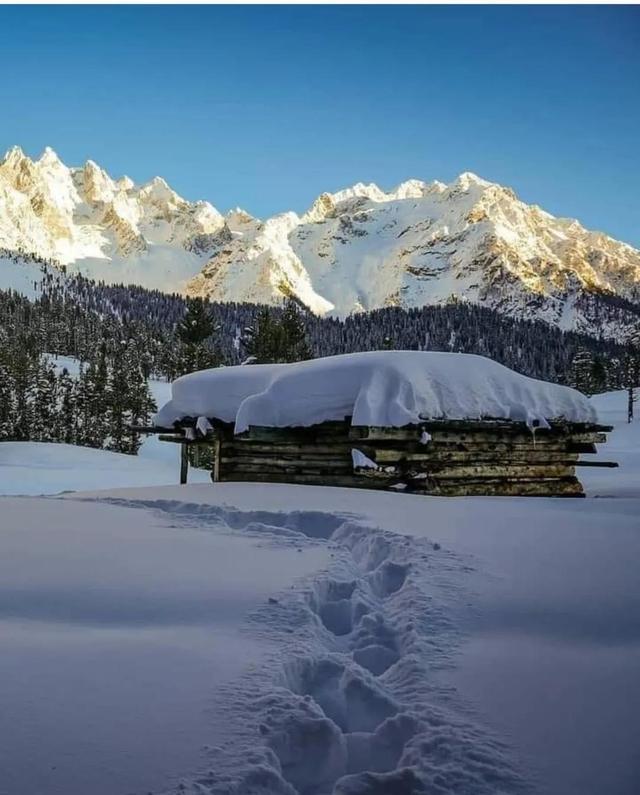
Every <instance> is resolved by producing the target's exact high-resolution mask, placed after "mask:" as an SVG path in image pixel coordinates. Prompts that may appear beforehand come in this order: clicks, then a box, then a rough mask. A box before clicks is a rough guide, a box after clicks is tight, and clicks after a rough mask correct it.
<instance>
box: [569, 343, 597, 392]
mask: <svg viewBox="0 0 640 795" xmlns="http://www.w3.org/2000/svg"><path fill="white" fill-rule="evenodd" d="M593 367H594V360H593V354H592V353H591V352H590V351H588V350H586V348H578V350H577V351H576V353H575V355H574V357H573V360H572V362H571V371H570V374H569V379H570V380H569V383H570V385H571V386H572V387H573V388H574V389H577V390H578V391H579V392H582V393H583V394H585V395H592V394H593V392H594V390H593Z"/></svg>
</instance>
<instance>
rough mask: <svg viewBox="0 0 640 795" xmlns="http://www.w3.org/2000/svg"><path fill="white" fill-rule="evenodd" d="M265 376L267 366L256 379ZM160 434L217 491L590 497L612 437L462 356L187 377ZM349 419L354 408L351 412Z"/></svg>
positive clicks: (590, 419) (503, 371)
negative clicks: (267, 486)
mask: <svg viewBox="0 0 640 795" xmlns="http://www.w3.org/2000/svg"><path fill="white" fill-rule="evenodd" d="M261 368H262V369H261ZM172 394H173V398H172V400H171V401H170V402H169V403H168V404H167V405H166V406H165V407H163V409H161V411H160V412H159V413H158V415H157V416H156V424H155V425H154V426H152V427H151V428H145V429H139V430H144V431H146V432H150V433H159V434H160V438H161V439H162V440H163V441H166V442H173V443H177V444H179V445H180V449H181V477H180V480H181V482H183V483H184V482H186V479H187V470H188V466H189V461H190V459H191V460H192V462H193V463H197V460H198V458H202V455H201V454H202V451H203V450H204V449H206V450H207V451H208V455H207V456H206V458H207V459H208V461H209V462H210V463H211V466H212V480H213V481H214V482H215V481H258V482H270V483H299V484H311V485H326V486H349V487H356V488H369V489H392V490H397V491H406V492H413V493H420V494H432V495H443V496H449V495H450V496H461V495H505V496H515V495H518V496H554V497H556V496H557V497H560V496H562V497H565V496H569V497H580V496H584V492H583V488H582V485H581V483H580V481H579V480H578V478H577V477H576V467H578V466H616V464H614V463H611V462H599V461H583V460H581V455H583V454H594V453H596V444H598V443H600V442H604V441H605V439H606V436H605V434H606V432H607V431H609V430H611V428H610V427H607V426H603V425H599V424H598V423H597V418H596V416H595V412H594V411H593V408H592V406H591V405H590V404H589V402H588V401H587V399H586V398H585V397H584V396H583V395H580V394H579V393H577V392H575V391H574V390H571V389H568V388H567V387H562V386H558V385H555V384H547V383H544V382H541V381H535V380H534V379H530V378H526V377H524V376H521V375H518V374H517V373H514V372H513V371H511V370H508V369H507V368H505V367H503V366H502V365H499V364H497V363H496V362H492V361H491V360H489V359H485V358H483V357H478V356H466V355H465V354H447V353H441V354H439V353H424V352H416V351H410V352H392V351H385V352H378V353H370V354H367V353H363V354H351V355H349V356H337V357H330V358H328V359H324V360H315V361H313V362H303V363H301V364H298V365H250V366H247V367H230V368H222V369H220V370H216V371H203V372H201V373H194V374H192V375H189V376H185V377H184V378H182V379H179V380H178V381H177V382H175V383H174V385H173V389H172ZM349 408H351V409H352V411H350V412H349V413H347V410H348V409H349Z"/></svg>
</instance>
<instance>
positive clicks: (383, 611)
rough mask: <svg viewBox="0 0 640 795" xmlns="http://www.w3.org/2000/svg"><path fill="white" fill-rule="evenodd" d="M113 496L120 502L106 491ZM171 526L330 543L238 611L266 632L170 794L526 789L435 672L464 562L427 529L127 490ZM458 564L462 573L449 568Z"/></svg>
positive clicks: (455, 626) (475, 793)
mask: <svg viewBox="0 0 640 795" xmlns="http://www.w3.org/2000/svg"><path fill="white" fill-rule="evenodd" d="M111 501H114V502H118V503H120V504H123V503H124V502H125V501H123V500H111ZM126 504H128V505H130V506H132V507H133V506H140V507H147V508H153V509H155V510H159V511H161V512H162V513H163V514H164V516H165V518H166V517H167V516H169V517H170V521H171V522H172V524H174V525H176V526H178V527H179V526H180V525H182V524H187V525H189V526H191V527H193V526H196V527H201V528H202V529H203V530H207V528H210V529H213V528H214V527H215V528H217V529H219V528H220V526H222V527H223V528H226V529H227V530H228V531H230V532H243V533H249V534H252V535H254V536H258V537H259V538H261V539H264V541H265V543H276V544H294V545H297V546H299V547H301V546H303V545H305V544H318V543H320V544H328V545H329V547H330V549H331V555H332V564H331V565H330V567H329V569H328V570H327V571H325V572H322V573H320V574H317V575H314V576H313V577H311V578H307V579H305V580H303V581H301V582H299V583H298V584H297V585H296V586H294V587H292V588H290V589H289V590H287V591H286V592H284V593H280V594H274V595H273V597H272V598H271V599H270V600H269V602H268V604H266V605H264V607H263V608H261V609H260V610H258V611H257V612H256V613H254V614H253V615H251V616H250V617H249V620H248V622H247V627H246V631H247V632H249V633H253V634H257V635H259V636H260V637H262V638H265V639H267V640H269V641H272V644H273V646H272V647H273V648H274V653H273V654H272V656H271V659H270V660H269V661H268V663H267V664H266V665H264V666H261V667H260V669H259V670H250V671H249V672H248V673H245V674H244V675H242V676H241V677H240V678H239V679H238V680H237V681H235V682H234V684H233V685H231V686H229V687H228V688H227V690H226V691H225V693H224V694H223V695H222V698H221V703H220V705H219V707H218V709H222V710H224V712H225V715H224V720H225V725H226V726H227V727H228V733H227V738H228V739H227V741H226V742H225V743H224V744H223V745H221V746H219V747H215V748H210V749H208V751H207V763H206V768H205V769H204V770H203V771H202V772H201V773H200V774H199V775H197V776H195V777H194V778H192V779H189V780H187V779H185V780H184V781H183V782H182V783H181V784H180V785H179V787H178V790H177V791H178V792H183V793H189V794H191V793H194V794H195V793H198V795H426V794H427V793H429V795H447V794H449V795H454V794H455V795H499V793H520V792H526V791H528V790H529V789H530V784H529V782H528V781H527V779H525V778H524V777H523V776H522V774H521V771H520V770H519V769H518V765H517V763H516V761H515V757H514V754H513V752H512V751H511V750H510V749H509V748H508V747H506V746H505V745H504V744H503V743H502V742H501V741H500V740H499V739H497V738H496V737H494V736H492V735H491V733H490V732H489V731H488V730H487V729H486V727H484V726H483V725H482V724H481V722H479V721H478V720H477V719H476V718H475V717H474V715H472V714H471V712H470V710H469V709H468V708H466V707H465V706H464V705H463V704H462V703H461V702H460V700H459V699H458V698H457V696H456V694H455V693H454V692H451V691H450V690H446V689H445V688H443V687H441V686H439V685H438V682H437V676H436V673H437V671H438V670H442V669H443V668H444V667H446V666H450V665H452V663H453V659H454V655H455V651H456V648H457V645H458V643H459V640H460V629H459V620H457V619H456V610H457V611H458V613H459V612H460V608H461V606H463V605H464V604H465V603H466V601H468V598H469V593H468V587H469V586H468V585H467V584H466V582H465V580H466V577H465V575H466V574H468V573H470V572H471V568H470V567H469V562H468V561H467V560H466V559H465V558H463V556H461V555H457V554H454V553H451V552H449V551H447V550H444V549H440V547H439V546H438V545H434V544H431V543H430V542H428V541H427V540H425V539H416V538H408V537H404V536H399V535H397V534H394V533H391V532H387V531H384V530H381V529H378V528H375V527H370V526H367V525H365V524H363V523H361V522H359V521H358V520H357V518H356V517H352V516H351V517H350V516H341V515H336V514H331V513H320V512H314V511H308V512H306V511H293V512H289V513H272V512H255V511H254V512H243V511H238V510H235V509H231V508H222V507H218V506H211V505H198V504H188V503H180V502H177V501H170V500H166V501H148V502H143V501H133V502H126ZM461 575H462V576H461Z"/></svg>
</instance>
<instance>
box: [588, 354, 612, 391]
mask: <svg viewBox="0 0 640 795" xmlns="http://www.w3.org/2000/svg"><path fill="white" fill-rule="evenodd" d="M590 382H591V388H592V390H593V394H598V393H599V392H606V390H607V382H608V372H607V365H606V361H605V359H604V358H603V357H602V356H600V355H598V354H596V355H594V357H593V361H592V364H591V377H590Z"/></svg>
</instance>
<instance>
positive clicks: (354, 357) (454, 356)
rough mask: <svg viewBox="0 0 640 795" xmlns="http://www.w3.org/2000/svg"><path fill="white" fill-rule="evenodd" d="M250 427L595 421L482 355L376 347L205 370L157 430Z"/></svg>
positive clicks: (181, 391)
mask: <svg viewBox="0 0 640 795" xmlns="http://www.w3.org/2000/svg"><path fill="white" fill-rule="evenodd" d="M201 416H203V417H209V418H216V419H218V420H221V421H223V422H234V423H235V430H236V433H241V432H242V431H245V430H246V429H247V428H248V427H249V426H251V425H262V426H271V427H293V426H308V425H315V424H317V423H321V422H325V421H328V420H342V419H344V418H345V417H351V418H352V420H351V421H352V424H353V425H368V426H386V427H402V426H403V425H409V424H412V423H418V422H420V421H421V420H423V419H427V418H428V419H481V418H496V419H497V418H500V419H509V420H514V421H517V422H526V423H527V424H529V425H533V424H535V423H539V424H541V425H543V426H544V425H546V423H547V421H548V420H551V419H558V418H564V419H566V420H569V421H571V422H595V421H597V417H596V413H595V410H594V408H593V407H592V405H591V404H590V402H589V401H588V400H587V398H586V397H585V396H584V395H582V394H580V392H577V391H576V390H574V389H570V388H569V387H565V386H558V385H557V384H549V383H546V382H545V381H538V380H536V379H534V378H527V377H526V376H523V375H519V374H518V373H515V372H514V371H513V370H510V369H509V368H507V367H504V366H503V365H501V364H498V363H497V362H494V361H492V360H491V359H487V358H485V357H483V356H474V355H471V354H464V353H437V352H423V351H377V352H369V353H351V354H346V355H344V356H329V357H327V358H324V359H313V360H310V361H306V362H297V363H295V364H253V365H245V366H237V367H221V368H216V369H212V370H201V371H199V372H196V373H191V374H190V375H185V376H183V377H182V378H178V379H177V381H174V382H173V384H172V385H171V400H170V401H169V402H168V403H166V404H165V405H164V406H163V407H162V408H161V409H160V411H159V412H158V413H157V414H156V416H155V418H154V421H155V424H156V425H158V426H161V427H169V426H171V425H172V424H173V423H174V422H176V421H178V420H181V419H183V418H185V417H201Z"/></svg>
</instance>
